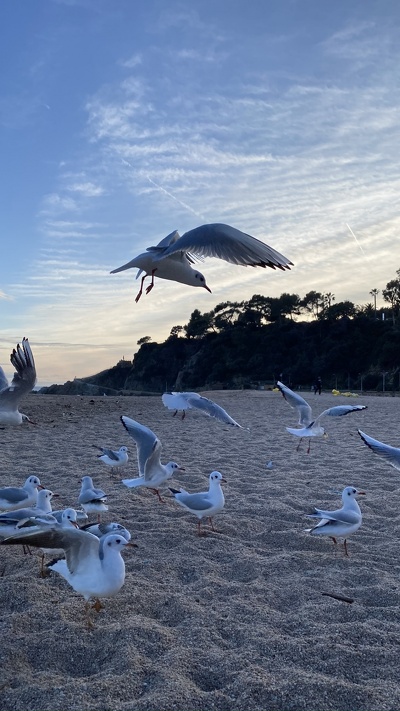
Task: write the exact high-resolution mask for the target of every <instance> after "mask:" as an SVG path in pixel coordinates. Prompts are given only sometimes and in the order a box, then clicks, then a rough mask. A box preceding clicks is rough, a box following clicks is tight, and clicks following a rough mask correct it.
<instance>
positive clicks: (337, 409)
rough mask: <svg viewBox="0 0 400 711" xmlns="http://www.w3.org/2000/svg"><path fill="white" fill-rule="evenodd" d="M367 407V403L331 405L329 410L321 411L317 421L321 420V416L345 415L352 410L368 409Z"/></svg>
mask: <svg viewBox="0 0 400 711" xmlns="http://www.w3.org/2000/svg"><path fill="white" fill-rule="evenodd" d="M367 407H368V406H367V405H335V406H334V407H329V408H328V409H327V410H324V411H323V412H321V414H320V415H318V417H317V419H316V420H315V422H317V421H318V420H320V419H321V417H325V415H329V417H343V415H348V414H349V413H350V412H359V411H360V410H366V409H367Z"/></svg>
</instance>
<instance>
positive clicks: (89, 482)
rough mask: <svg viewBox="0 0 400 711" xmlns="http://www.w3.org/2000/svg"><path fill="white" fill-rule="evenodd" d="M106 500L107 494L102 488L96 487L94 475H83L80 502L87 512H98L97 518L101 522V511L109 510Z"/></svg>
mask: <svg viewBox="0 0 400 711" xmlns="http://www.w3.org/2000/svg"><path fill="white" fill-rule="evenodd" d="M106 501H107V494H106V493H105V492H104V491H103V490H102V489H95V488H94V486H93V479H92V477H90V476H83V477H82V487H81V493H80V494H79V498H78V503H79V504H80V505H81V506H82V508H83V510H84V511H85V513H87V514H89V513H97V520H98V522H100V514H101V512H102V511H108V506H107V505H106Z"/></svg>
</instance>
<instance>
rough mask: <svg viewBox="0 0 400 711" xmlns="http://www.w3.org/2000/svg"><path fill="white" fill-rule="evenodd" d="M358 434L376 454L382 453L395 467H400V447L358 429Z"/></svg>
mask: <svg viewBox="0 0 400 711" xmlns="http://www.w3.org/2000/svg"><path fill="white" fill-rule="evenodd" d="M358 434H359V435H360V437H361V439H362V440H363V442H365V444H366V445H367V447H369V448H370V449H372V451H373V452H375V454H380V456H381V457H382V458H383V459H386V461H387V463H388V464H391V465H392V467H394V468H395V469H400V449H398V448H397V447H392V446H391V445H390V444H384V443H383V442H379V440H378V439H373V437H370V436H369V435H367V434H365V432H361V430H358Z"/></svg>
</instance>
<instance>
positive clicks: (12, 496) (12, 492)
mask: <svg viewBox="0 0 400 711" xmlns="http://www.w3.org/2000/svg"><path fill="white" fill-rule="evenodd" d="M38 489H43V486H42V485H41V483H40V479H39V477H37V476H29V477H28V478H27V480H26V482H25V484H24V485H23V486H21V487H18V486H6V487H5V488H4V489H0V510H1V511H15V509H22V508H26V507H28V506H35V504H36V502H37V497H38Z"/></svg>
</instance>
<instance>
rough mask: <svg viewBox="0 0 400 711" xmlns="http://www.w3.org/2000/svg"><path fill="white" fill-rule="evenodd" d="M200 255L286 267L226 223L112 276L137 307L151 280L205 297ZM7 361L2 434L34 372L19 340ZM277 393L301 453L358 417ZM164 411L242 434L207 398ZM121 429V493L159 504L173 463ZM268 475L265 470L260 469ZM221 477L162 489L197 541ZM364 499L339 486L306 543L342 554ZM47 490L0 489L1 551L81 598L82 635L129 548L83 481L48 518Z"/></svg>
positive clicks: (117, 583)
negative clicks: (30, 553) (341, 422)
mask: <svg viewBox="0 0 400 711" xmlns="http://www.w3.org/2000/svg"><path fill="white" fill-rule="evenodd" d="M207 256H213V257H218V258H220V259H223V260H225V261H227V262H230V263H233V264H238V265H243V266H253V267H255V266H261V267H271V268H273V269H275V268H279V269H282V270H284V269H290V266H291V265H292V262H290V261H289V260H288V259H286V257H284V256H283V255H281V254H279V252H276V251H275V250H274V249H272V248H271V247H269V246H268V245H266V244H264V243H263V242H260V241H259V240H257V239H255V238H254V237H251V236H250V235H247V234H245V233H243V232H240V231H239V230H237V229H235V228H233V227H230V226H229V225H223V224H213V225H202V226H201V227H198V228H196V229H193V230H190V231H189V232H186V233H185V234H184V235H183V236H182V237H180V236H179V234H178V232H176V231H175V232H173V233H171V234H170V235H168V236H167V237H165V238H164V239H163V240H161V242H159V244H158V245H157V246H154V247H149V248H148V249H147V251H146V252H144V253H142V254H140V255H138V256H137V257H135V258H134V259H132V260H131V261H130V262H128V263H127V264H125V265H123V266H121V267H119V268H118V269H114V271H113V272H112V273H115V272H120V271H124V270H126V269H129V268H131V267H136V268H137V269H138V273H137V276H136V278H138V277H139V276H141V275H142V279H141V287H140V291H139V293H138V295H137V297H136V301H138V300H139V299H140V297H141V295H142V291H143V285H144V280H145V279H146V277H147V276H149V277H150V278H151V282H150V285H149V286H148V287H147V289H146V293H149V292H150V291H151V290H152V288H153V286H154V277H155V276H157V277H160V278H162V279H170V280H173V281H177V282H180V283H183V284H188V285H190V286H201V287H203V288H205V289H207V290H208V291H210V289H209V287H208V286H207V284H206V281H205V278H204V276H203V275H202V274H201V273H200V272H198V271H196V270H194V269H193V267H192V264H194V262H195V260H196V259H203V258H204V257H207ZM10 361H11V363H12V365H13V367H14V369H15V373H14V376H13V379H12V382H11V383H8V381H7V378H6V376H5V374H4V371H3V369H2V368H1V367H0V426H13V425H21V424H23V423H25V422H27V423H31V424H35V423H34V422H32V420H31V419H30V418H29V417H28V416H27V415H25V414H24V413H22V412H20V410H19V406H20V402H21V400H22V399H23V398H24V396H25V395H27V394H28V393H29V392H30V391H31V390H32V389H33V388H34V386H35V383H36V368H35V362H34V358H33V354H32V350H31V347H30V344H29V341H28V339H27V338H24V339H23V340H22V343H21V344H18V345H17V346H16V348H14V349H13V351H12V353H11V356H10ZM277 388H278V389H279V391H280V392H281V393H282V395H283V397H284V399H285V400H286V401H287V403H288V404H289V405H290V406H291V407H292V408H294V409H295V411H296V412H297V415H298V426H297V428H294V427H290V428H289V427H287V428H286V429H287V431H288V432H289V433H290V434H292V435H294V436H295V437H297V438H299V444H298V447H297V449H298V448H299V447H300V444H301V441H302V439H308V449H307V452H310V443H311V438H312V437H319V436H325V430H324V428H323V427H322V426H321V420H322V419H323V418H324V417H328V416H329V417H338V416H345V415H348V414H350V413H354V412H357V411H360V410H364V409H365V406H363V405H339V406H336V407H331V408H329V409H327V410H324V411H323V412H322V413H321V414H320V415H318V417H316V418H313V415H312V411H311V407H310V406H309V404H308V403H307V402H306V401H305V400H304V399H303V398H302V397H301V396H300V395H299V394H298V393H295V392H293V391H292V390H290V388H288V387H287V386H286V385H284V384H283V383H281V382H278V383H277ZM162 401H163V404H164V405H165V406H166V407H167V408H168V409H170V410H173V411H174V415H176V414H177V413H178V412H180V413H182V415H181V416H182V419H183V418H184V417H185V415H186V412H187V411H188V410H191V409H192V410H196V411H197V412H200V413H201V414H203V415H206V416H209V417H212V418H215V419H216V420H218V421H220V422H222V423H224V424H229V425H232V426H233V427H238V428H241V425H240V424H239V423H238V422H236V421H235V420H234V419H233V418H232V417H231V416H230V415H229V414H228V413H227V412H226V411H225V410H224V409H223V408H222V407H220V406H219V405H218V404H216V403H214V402H212V401H211V400H209V399H208V398H205V397H202V396H200V395H199V394H198V393H194V392H180V393H178V392H172V393H164V395H163V396H162ZM120 419H121V422H122V425H123V426H124V428H125V430H126V431H127V433H128V435H129V436H130V437H131V438H132V439H133V441H134V442H135V444H136V449H137V462H138V474H139V476H137V477H135V478H132V479H123V480H122V484H124V485H125V486H127V487H128V488H136V487H146V488H147V489H149V490H150V491H153V492H154V494H155V495H157V496H158V498H159V499H160V500H161V501H162V497H161V493H160V490H162V489H163V488H167V482H168V481H169V480H170V479H171V478H172V477H173V475H174V474H175V473H176V472H179V471H181V470H182V467H181V466H180V465H179V464H177V463H176V462H173V461H171V462H168V463H167V464H162V462H161V448H162V445H161V442H160V440H159V438H158V437H157V435H156V434H154V432H152V430H151V429H149V428H148V427H146V426H145V425H143V424H141V423H139V422H137V421H136V420H133V419H131V418H130V417H127V416H125V415H123V416H122V417H121V418H120ZM359 434H360V437H361V439H362V440H363V441H364V442H365V444H366V445H368V447H370V448H371V449H372V451H373V452H375V453H376V454H378V455H381V456H382V457H383V458H384V459H385V460H386V461H387V462H388V463H389V464H391V465H392V466H394V467H395V468H396V469H400V449H396V448H395V447H391V446H389V445H386V444H383V443H382V442H379V441H378V440H375V439H373V438H372V437H370V436H369V435H366V434H365V433H364V432H361V431H360V430H359ZM97 449H98V450H99V451H100V452H101V453H100V454H99V455H98V458H99V459H100V460H101V461H102V462H103V463H104V464H105V465H106V466H108V467H110V469H111V470H113V469H114V468H117V467H123V466H125V465H126V464H127V462H128V457H129V454H128V448H127V447H125V446H123V447H120V448H119V449H118V450H112V449H106V448H103V447H97ZM267 466H268V468H271V467H272V462H269V463H268V465H267ZM222 483H224V478H223V476H222V474H221V473H220V472H218V471H213V472H211V474H210V475H209V488H208V490H207V491H202V492H195V493H190V492H187V491H185V490H184V489H179V490H177V489H175V488H172V487H168V488H169V492H170V494H169V495H170V496H172V497H173V499H174V500H175V501H176V503H177V504H179V505H180V506H181V507H182V508H184V509H185V510H186V511H187V512H189V513H190V514H192V515H193V516H194V517H196V518H197V533H198V535H199V536H200V535H205V531H204V528H203V527H202V522H203V519H206V518H207V519H208V520H209V522H210V526H211V529H212V530H213V531H216V529H215V528H214V525H213V518H214V516H216V515H217V514H219V513H220V512H221V511H222V509H223V508H224V505H225V499H224V494H223V490H222V487H221V484H222ZM362 494H364V492H362V491H359V490H357V489H356V488H354V487H352V486H347V487H346V488H345V489H344V490H343V492H342V494H341V496H342V506H341V508H339V509H337V510H334V511H325V510H320V509H315V512H314V513H311V514H308V516H310V517H311V518H313V519H318V523H317V524H316V525H315V526H313V527H312V528H311V529H306V530H307V531H308V532H309V533H310V534H311V535H314V536H316V535H324V536H329V537H330V538H331V539H332V540H333V541H334V543H336V538H342V539H344V552H345V555H348V551H347V538H348V537H349V536H350V535H351V534H352V533H354V532H355V531H357V530H358V529H359V527H360V526H361V523H362V514H361V510H360V507H359V505H358V502H357V497H358V496H360V495H362ZM54 496H56V495H55V494H54V493H53V492H51V491H50V490H48V489H45V488H44V487H42V485H41V483H40V480H39V478H38V477H36V476H30V477H28V479H27V480H26V482H25V483H24V484H23V485H22V486H21V487H14V486H10V487H6V488H3V489H0V511H1V512H2V513H0V543H1V544H2V545H20V546H21V545H22V546H23V547H24V549H25V550H27V549H28V550H29V547H31V546H33V547H36V548H38V549H39V550H40V551H41V575H43V576H46V575H47V574H49V571H50V570H53V571H55V572H57V573H59V575H61V576H62V577H63V578H64V579H65V580H66V581H67V582H68V583H69V584H70V586H71V587H72V588H73V589H74V590H75V591H76V592H77V593H79V594H80V595H82V596H83V598H84V599H85V612H86V620H87V624H88V626H89V627H91V626H93V622H92V620H91V618H90V608H91V602H92V601H93V600H94V604H93V605H92V607H94V608H95V609H96V610H97V611H98V610H99V609H100V608H101V607H102V605H101V602H100V599H101V598H107V597H111V596H114V595H116V594H117V593H118V591H119V590H120V589H121V587H122V586H123V584H124V581H125V565H124V561H123V558H122V555H121V553H122V552H123V551H124V550H125V548H126V547H128V546H135V544H134V543H133V542H132V541H131V534H130V532H129V531H128V530H127V529H126V528H125V527H124V526H122V525H121V524H119V523H117V522H111V523H104V522H102V521H101V514H102V513H103V512H105V511H107V510H108V507H107V503H106V501H107V496H106V494H105V492H104V491H103V490H101V489H98V488H95V487H94V484H93V481H92V479H91V477H90V476H83V478H82V480H81V491H80V493H79V494H78V495H77V501H78V504H79V506H80V507H81V510H76V509H74V508H67V509H64V510H60V511H53V509H52V503H51V501H52V499H53V497H54ZM92 514H94V515H96V516H97V521H96V522H91V523H90V522H88V517H89V516H90V515H92ZM49 553H50V554H52V555H58V556H60V557H59V558H58V559H57V560H53V561H51V562H49V563H48V564H47V565H46V566H44V557H45V555H46V554H49Z"/></svg>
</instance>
